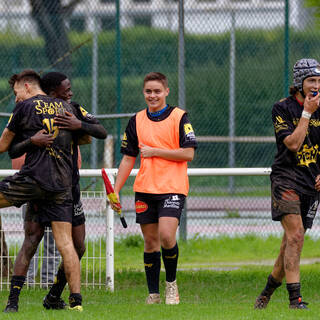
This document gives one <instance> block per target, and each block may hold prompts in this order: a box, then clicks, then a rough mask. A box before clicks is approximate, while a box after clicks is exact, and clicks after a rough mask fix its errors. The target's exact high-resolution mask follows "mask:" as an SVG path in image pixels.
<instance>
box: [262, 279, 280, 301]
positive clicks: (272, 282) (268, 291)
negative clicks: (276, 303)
mask: <svg viewBox="0 0 320 320" xmlns="http://www.w3.org/2000/svg"><path fill="white" fill-rule="evenodd" d="M281 284H282V282H277V280H276V279H275V278H274V277H273V276H272V275H271V274H270V275H269V277H268V281H267V284H266V287H265V288H264V289H263V290H262V292H261V295H262V296H267V297H271V295H272V294H273V292H274V291H275V290H276V289H277V288H278V287H280V286H281Z"/></svg>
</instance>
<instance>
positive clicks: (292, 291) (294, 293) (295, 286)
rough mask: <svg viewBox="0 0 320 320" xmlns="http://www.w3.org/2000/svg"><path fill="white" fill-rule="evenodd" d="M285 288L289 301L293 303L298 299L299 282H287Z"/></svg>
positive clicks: (299, 295)
mask: <svg viewBox="0 0 320 320" xmlns="http://www.w3.org/2000/svg"><path fill="white" fill-rule="evenodd" d="M287 290H288V293H289V300H290V303H294V302H296V301H298V299H299V298H300V297H301V294H300V282H296V283H287Z"/></svg>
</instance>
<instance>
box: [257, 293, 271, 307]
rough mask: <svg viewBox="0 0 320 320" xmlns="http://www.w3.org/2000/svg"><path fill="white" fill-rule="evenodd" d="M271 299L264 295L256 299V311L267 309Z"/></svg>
mask: <svg viewBox="0 0 320 320" xmlns="http://www.w3.org/2000/svg"><path fill="white" fill-rule="evenodd" d="M270 298H271V297H269V296H263V295H260V296H259V297H258V298H257V299H256V302H255V304H254V308H255V309H265V308H266V307H267V305H268V303H269V301H270Z"/></svg>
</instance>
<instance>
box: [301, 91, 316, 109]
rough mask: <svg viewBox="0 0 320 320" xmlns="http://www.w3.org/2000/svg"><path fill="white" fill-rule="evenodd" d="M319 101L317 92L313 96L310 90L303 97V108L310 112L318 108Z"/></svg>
mask: <svg viewBox="0 0 320 320" xmlns="http://www.w3.org/2000/svg"><path fill="white" fill-rule="evenodd" d="M319 101H320V100H319V93H318V94H317V95H315V96H314V95H313V93H312V92H309V93H308V94H307V96H306V98H305V99H304V103H303V109H304V110H305V111H307V112H310V113H311V114H312V113H314V112H315V111H316V110H317V109H318V107H319Z"/></svg>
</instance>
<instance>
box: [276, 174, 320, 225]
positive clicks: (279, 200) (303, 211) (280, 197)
mask: <svg viewBox="0 0 320 320" xmlns="http://www.w3.org/2000/svg"><path fill="white" fill-rule="evenodd" d="M271 197H272V204H271V206H272V207H271V213H272V220H274V221H281V220H282V218H283V216H285V215H287V214H298V215H301V218H302V222H303V226H304V228H305V229H311V227H312V224H313V220H314V218H315V216H316V213H317V209H318V205H319V194H318V193H317V194H316V195H313V196H312V195H305V194H301V193H298V192H297V191H295V190H293V189H292V188H290V187H288V186H286V185H284V184H283V183H281V182H279V181H277V180H275V181H273V182H272V184H271Z"/></svg>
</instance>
